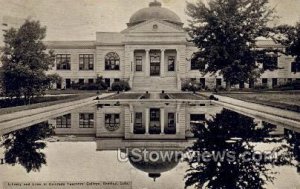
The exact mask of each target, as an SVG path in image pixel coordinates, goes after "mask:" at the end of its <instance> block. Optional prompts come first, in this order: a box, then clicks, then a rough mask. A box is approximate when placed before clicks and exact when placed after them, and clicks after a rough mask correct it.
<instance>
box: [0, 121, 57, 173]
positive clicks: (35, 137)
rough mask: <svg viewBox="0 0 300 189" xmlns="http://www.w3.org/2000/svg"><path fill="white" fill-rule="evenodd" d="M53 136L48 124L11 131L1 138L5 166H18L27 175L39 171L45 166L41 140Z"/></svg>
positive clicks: (43, 144) (43, 146)
mask: <svg viewBox="0 0 300 189" xmlns="http://www.w3.org/2000/svg"><path fill="white" fill-rule="evenodd" d="M52 134H53V128H51V127H50V126H49V125H48V123H40V124H36V125H34V126H31V127H28V128H25V129H20V130H17V131H13V132H11V133H8V134H5V135H4V136H3V139H4V141H3V146H4V148H5V151H4V159H5V162H6V163H7V164H10V165H13V166H14V165H15V164H20V165H21V166H23V167H24V168H25V169H26V171H27V172H28V173H29V172H31V171H39V170H40V168H41V167H42V165H43V164H46V156H45V154H44V153H43V152H41V150H42V149H44V148H45V147H46V144H45V142H43V141H42V140H43V139H45V138H47V137H50V136H51V135H52Z"/></svg>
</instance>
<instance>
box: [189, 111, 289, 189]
mask: <svg viewBox="0 0 300 189" xmlns="http://www.w3.org/2000/svg"><path fill="white" fill-rule="evenodd" d="M206 122H207V125H206V126H204V125H197V126H196V127H195V128H193V133H194V136H195V138H196V141H195V143H194V144H193V146H191V147H189V148H188V149H187V150H188V151H192V152H198V154H200V155H203V154H208V155H210V156H211V159H206V158H199V156H193V157H192V158H191V159H186V160H187V161H188V163H189V165H190V168H189V169H188V170H187V174H186V176H185V178H186V187H189V186H195V187H196V188H203V187H206V188H223V189H244V188H248V189H251V188H253V189H258V188H264V185H265V184H266V182H268V181H273V180H274V177H273V176H272V172H271V170H270V169H269V168H268V165H292V163H291V158H290V156H289V155H290V154H288V153H287V152H288V148H287V146H284V145H282V146H281V145H280V146H279V147H277V148H274V149H273V152H277V153H278V152H280V153H278V154H281V155H279V156H278V159H272V158H269V159H268V158H262V159H261V160H260V161H257V160H256V159H255V158H253V157H255V149H254V144H253V142H262V141H264V142H282V139H277V140H276V139H272V140H271V141H269V140H268V137H269V133H270V132H271V131H273V127H272V126H271V125H266V126H265V127H262V128H259V127H257V125H256V124H255V123H254V121H253V118H250V117H247V116H244V115H241V114H238V113H236V112H232V111H230V110H226V109H224V110H223V111H222V112H221V113H220V114H217V116H216V117H214V118H213V119H212V120H207V121H206ZM232 152H233V153H232ZM218 153H219V154H220V155H219V156H218V155H217V154H218ZM224 153H225V154H224ZM212 155H214V156H215V157H219V158H217V159H214V157H212ZM266 155H267V154H262V157H267V156H266ZM245 160H246V161H245Z"/></svg>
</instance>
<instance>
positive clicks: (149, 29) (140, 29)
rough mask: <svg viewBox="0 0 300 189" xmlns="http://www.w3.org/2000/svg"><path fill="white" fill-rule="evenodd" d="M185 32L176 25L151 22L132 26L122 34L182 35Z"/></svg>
mask: <svg viewBox="0 0 300 189" xmlns="http://www.w3.org/2000/svg"><path fill="white" fill-rule="evenodd" d="M182 32H184V30H183V29H182V28H181V27H180V26H178V25H175V24H172V23H169V22H166V21H161V20H149V21H146V22H143V23H140V24H138V25H136V26H132V27H130V28H127V29H125V30H123V31H122V33H182Z"/></svg>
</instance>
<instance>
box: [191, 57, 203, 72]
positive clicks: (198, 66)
mask: <svg viewBox="0 0 300 189" xmlns="http://www.w3.org/2000/svg"><path fill="white" fill-rule="evenodd" d="M191 70H205V64H204V63H203V62H200V61H198V59H197V58H192V59H191Z"/></svg>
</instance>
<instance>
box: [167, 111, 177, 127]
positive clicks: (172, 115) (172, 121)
mask: <svg viewBox="0 0 300 189" xmlns="http://www.w3.org/2000/svg"><path fill="white" fill-rule="evenodd" d="M168 127H175V113H168Z"/></svg>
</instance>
